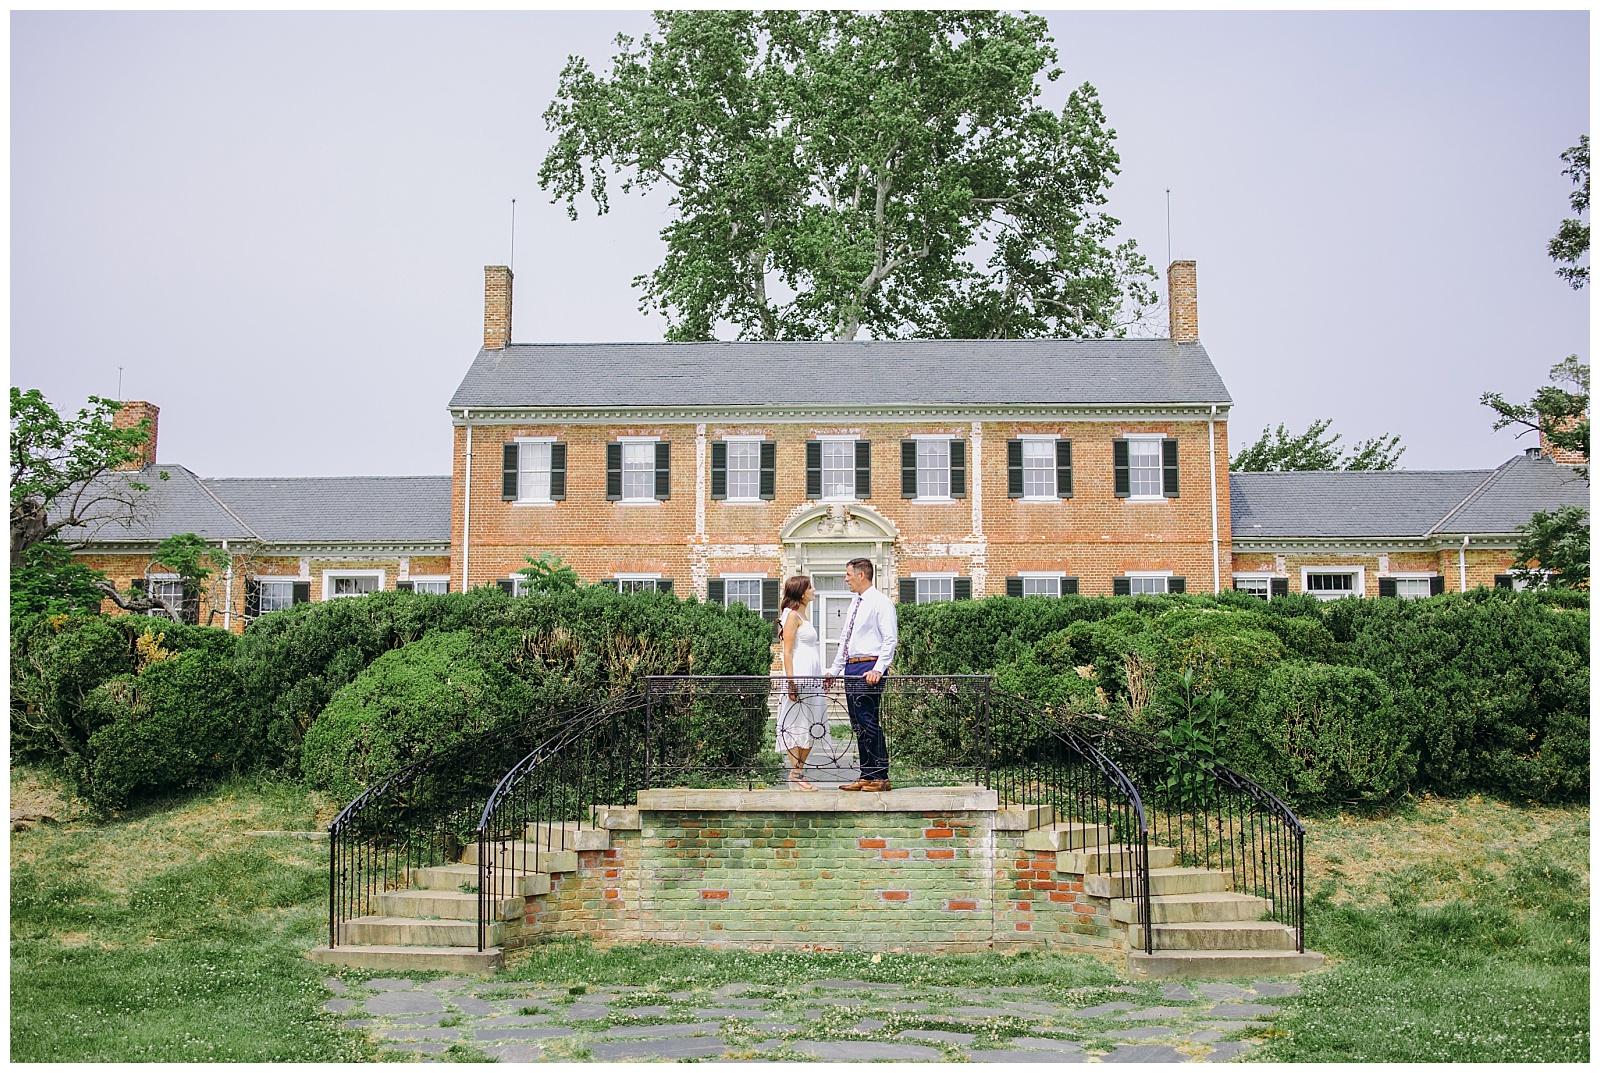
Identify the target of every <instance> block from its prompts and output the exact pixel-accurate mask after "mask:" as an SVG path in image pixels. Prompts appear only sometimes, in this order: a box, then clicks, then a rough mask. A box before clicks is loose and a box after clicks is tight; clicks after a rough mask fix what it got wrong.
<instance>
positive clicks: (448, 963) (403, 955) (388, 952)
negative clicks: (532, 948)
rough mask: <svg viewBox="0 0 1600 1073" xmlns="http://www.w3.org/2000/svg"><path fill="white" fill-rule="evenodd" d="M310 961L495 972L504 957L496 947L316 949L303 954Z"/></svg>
mask: <svg viewBox="0 0 1600 1073" xmlns="http://www.w3.org/2000/svg"><path fill="white" fill-rule="evenodd" d="M307 953H308V955H309V956H310V958H311V960H312V961H315V962H318V963H319V964H322V965H338V966H341V967H343V968H347V969H386V970H399V971H402V972H408V971H413V970H420V971H424V972H475V973H485V974H487V973H493V972H499V971H500V970H501V968H503V967H504V965H505V955H504V953H502V952H501V950H500V948H499V947H498V946H494V947H490V948H488V949H487V950H478V949H476V946H475V945H474V947H471V948H463V947H459V946H334V947H327V946H319V947H317V948H316V949H315V950H311V951H308V952H307Z"/></svg>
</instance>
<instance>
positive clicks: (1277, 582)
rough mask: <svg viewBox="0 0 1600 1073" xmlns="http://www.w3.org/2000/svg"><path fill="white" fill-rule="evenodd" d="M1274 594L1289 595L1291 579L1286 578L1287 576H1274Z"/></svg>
mask: <svg viewBox="0 0 1600 1073" xmlns="http://www.w3.org/2000/svg"><path fill="white" fill-rule="evenodd" d="M1272 595H1274V596H1287V595H1289V579H1288V578H1286V577H1275V578H1273V579H1272Z"/></svg>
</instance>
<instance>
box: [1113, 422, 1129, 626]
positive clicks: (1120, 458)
mask: <svg viewBox="0 0 1600 1073" xmlns="http://www.w3.org/2000/svg"><path fill="white" fill-rule="evenodd" d="M1111 468H1112V470H1113V471H1114V474H1115V482H1116V493H1115V494H1116V497H1117V498H1118V499H1127V498H1128V488H1129V482H1128V441H1127V440H1112V441H1111ZM1113 595H1115V594H1113ZM1122 595H1127V593H1126V592H1124V593H1123V594H1122Z"/></svg>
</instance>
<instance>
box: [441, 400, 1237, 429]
mask: <svg viewBox="0 0 1600 1073" xmlns="http://www.w3.org/2000/svg"><path fill="white" fill-rule="evenodd" d="M1213 405H1215V406H1216V407H1217V417H1218V418H1219V419H1220V420H1226V419H1227V415H1228V407H1229V406H1230V405H1231V404H1229V403H1223V402H1219V403H1214V404H1213V403H1209V402H1207V403H1171V404H1151V405H1125V404H1112V405H1087V404H1062V405H1041V404H1038V403H1028V404H1017V405H1005V404H996V403H986V404H983V405H981V406H969V405H953V404H948V405H947V404H940V403H911V404H883V403H878V404H874V403H865V404H860V405H850V406H766V405H749V406H581V407H578V406H574V407H567V406H497V407H477V406H472V407H459V406H455V407H450V408H449V409H450V420H451V423H452V424H454V425H466V424H469V423H470V424H472V425H531V424H539V425H593V424H609V425H639V424H650V423H656V422H659V423H662V424H696V423H699V422H702V421H728V422H741V423H746V424H748V423H751V422H757V421H765V422H773V423H801V422H812V421H825V422H830V423H834V422H861V421H880V422H882V421H891V422H892V421H951V420H960V421H1059V420H1070V421H1172V420H1193V421H1206V420H1210V418H1211V416H1212V415H1211V407H1212V406H1213ZM468 409H470V410H471V412H472V416H471V419H470V422H469V420H468V418H467V417H466V416H465V414H466V411H467V410H468Z"/></svg>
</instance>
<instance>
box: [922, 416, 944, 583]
mask: <svg viewBox="0 0 1600 1073" xmlns="http://www.w3.org/2000/svg"><path fill="white" fill-rule="evenodd" d="M916 441H917V498H918V499H933V500H946V499H949V498H950V437H948V436H918V437H916ZM919 602H920V601H919Z"/></svg>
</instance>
